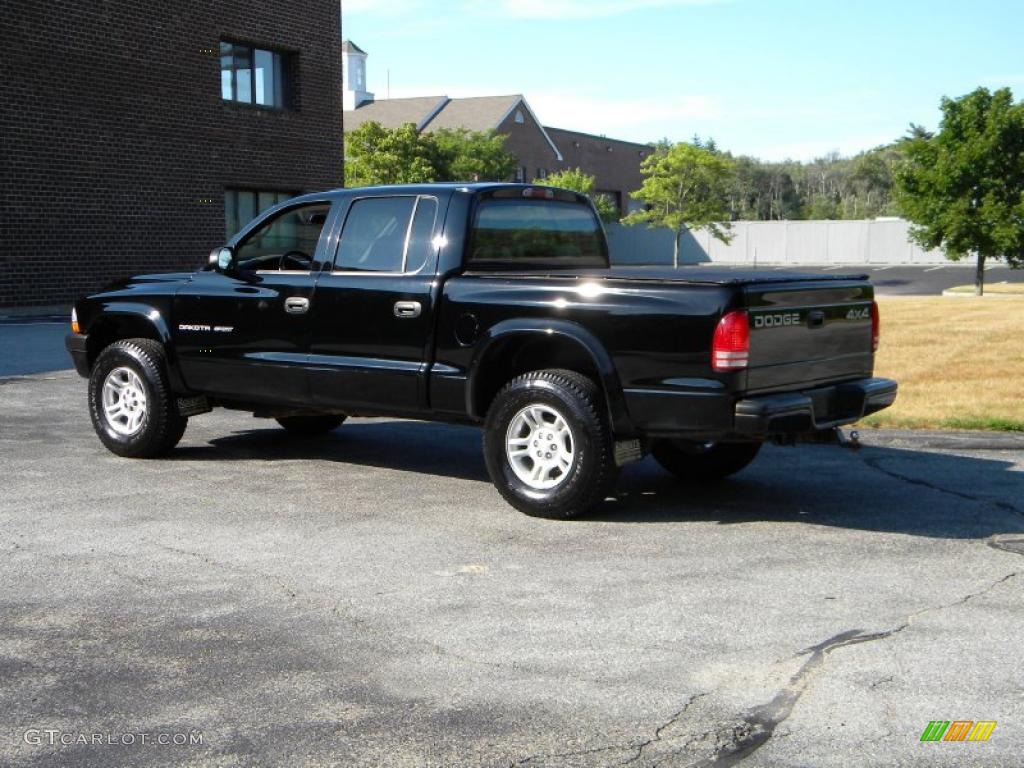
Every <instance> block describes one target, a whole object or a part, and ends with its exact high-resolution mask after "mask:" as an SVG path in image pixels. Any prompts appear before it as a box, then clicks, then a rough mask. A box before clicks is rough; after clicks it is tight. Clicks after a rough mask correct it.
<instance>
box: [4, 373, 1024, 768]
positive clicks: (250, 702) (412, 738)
mask: <svg viewBox="0 0 1024 768" xmlns="http://www.w3.org/2000/svg"><path fill="white" fill-rule="evenodd" d="M0 406H2V407H0V477H2V478H3V487H2V493H0V713H2V714H3V715H4V717H3V718H2V719H0V765H4V766H58V765H59V766H108V765H117V766H121V765H139V766H142V765H145V766H169V765H189V766H250V765H289V766H299V765H343V766H363V765H365V766H378V765H379V766H524V767H526V768H538V767H541V766H618V765H629V766H635V767H639V766H703V767H705V768H723V767H724V766H732V765H742V766H745V767H753V766H793V767H794V768H796V767H797V766H850V765H857V766H870V765H886V766H891V765H904V766H916V765H921V766H946V765H948V766H954V765H955V766H964V765H979V766H982V765H984V766H1019V765H1024V758H1022V754H1024V750H1022V746H1024V738H1022V735H1024V670H1022V667H1021V665H1020V663H1019V659H1020V644H1021V641H1020V634H1021V615H1022V614H1021V608H1022V604H1024V599H1022V578H1024V559H1022V558H1024V493H1022V491H1024V482H1022V481H1024V474H1022V471H1024V436H1014V435H992V434H967V433H924V432H922V433H910V432H875V431H863V432H862V439H863V441H864V443H865V447H864V448H863V449H862V450H861V451H860V452H856V453H854V452H851V451H846V450H842V449H839V448H836V447H831V446H806V447H800V448H778V447H774V446H772V447H768V448H766V449H765V450H764V451H763V452H762V455H761V456H760V457H759V458H758V460H757V461H756V462H755V463H754V464H753V465H752V466H751V467H750V468H749V469H748V470H746V471H744V472H743V473H741V474H740V475H738V476H736V477H735V478H734V479H733V480H732V481H731V482H729V483H727V484H724V485H721V486H717V487H714V488H693V487H686V486H682V485H679V484H678V483H676V482H675V481H674V480H673V479H672V478H671V477H670V476H668V475H667V474H665V473H663V472H662V471H660V470H659V468H658V467H657V465H656V464H654V463H653V462H652V461H651V460H649V459H648V460H645V461H643V462H641V463H638V464H634V465H630V466H629V467H627V468H626V469H625V471H624V472H623V475H622V478H621V480H620V483H619V486H618V490H617V496H616V498H615V499H614V500H612V501H608V502H606V503H605V505H604V507H603V508H602V509H601V510H599V512H597V513H596V514H594V515H592V516H591V517H589V518H588V519H585V520H578V521H572V522H551V521H542V520H533V519H531V518H527V517H524V516H522V515H520V514H518V513H517V512H515V511H514V510H512V509H511V508H509V507H507V506H506V505H505V504H504V503H503V502H502V501H501V500H500V498H499V497H498V495H497V493H496V492H495V491H494V490H493V488H492V487H491V486H490V484H489V483H488V481H487V479H486V473H485V471H484V466H483V460H482V458H481V455H480V451H479V433H478V431H476V430H474V429H471V428H465V427H454V426H445V425H431V424H419V423H412V422H402V421H393V420H353V421H351V422H349V423H346V424H345V425H344V426H342V427H341V429H339V430H337V431H336V432H335V433H333V434H332V435H330V436H328V437H327V438H324V439H322V440H307V441H301V440H294V439H289V438H287V437H286V436H285V435H284V433H283V432H282V430H280V429H278V428H276V425H274V424H273V423H272V422H271V423H268V422H265V421H260V420H255V419H252V418H251V417H249V416H247V415H245V414H239V413H231V412H226V411H217V412H214V413H213V414H209V415H206V416H202V417H199V418H195V419H193V420H192V422H191V423H190V425H189V429H188V431H187V433H186V435H185V439H184V440H183V442H182V445H181V446H180V448H179V449H178V450H177V451H175V453H174V454H173V456H172V457H170V458H168V459H165V460H159V461H130V460H125V459H120V458H117V457H115V456H113V455H111V454H109V453H107V452H106V451H105V450H104V449H103V448H102V447H101V446H100V444H99V442H98V441H97V440H96V438H95V436H94V435H93V434H92V429H91V426H90V424H89V418H88V415H87V412H86V406H85V382H84V381H82V380H80V379H78V378H77V377H76V376H74V375H73V374H71V373H68V372H61V373H56V374H46V375H40V376H29V377H23V378H18V379H6V380H5V379H0ZM937 719H940V720H957V719H966V720H996V721H998V726H997V727H996V728H995V730H994V732H993V733H992V736H991V738H990V739H989V741H987V742H984V743H966V742H964V743H943V742H936V743H922V742H920V741H919V738H920V735H921V733H922V731H923V730H924V728H925V726H926V725H927V724H928V722H929V721H930V720H937ZM30 728H37V729H57V730H59V731H60V732H61V733H66V734H78V733H80V732H82V733H87V734H94V733H99V734H104V735H108V734H109V735H114V736H116V735H121V734H126V733H134V734H138V733H160V732H170V733H177V732H201V733H202V737H203V743H202V744H201V745H190V746H158V745H154V744H145V745H143V744H138V743H136V744H131V745H125V744H105V743H104V744H96V745H93V744H84V745H83V744H70V745H67V746H60V745H54V746H50V745H48V744H46V743H43V744H39V745H37V744H28V743H26V741H25V738H24V734H25V731H26V730H27V729H30Z"/></svg>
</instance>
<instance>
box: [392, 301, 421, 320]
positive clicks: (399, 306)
mask: <svg viewBox="0 0 1024 768" xmlns="http://www.w3.org/2000/svg"><path fill="white" fill-rule="evenodd" d="M422 311H423V307H422V306H420V303H419V302H418V301H396V302H395V317H419V316H420V312H422Z"/></svg>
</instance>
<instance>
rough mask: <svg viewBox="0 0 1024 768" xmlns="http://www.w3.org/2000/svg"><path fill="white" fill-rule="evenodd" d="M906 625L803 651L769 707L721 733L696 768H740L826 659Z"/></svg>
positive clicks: (845, 635) (856, 633)
mask: <svg viewBox="0 0 1024 768" xmlns="http://www.w3.org/2000/svg"><path fill="white" fill-rule="evenodd" d="M906 626H907V625H906V624H903V625H901V626H899V627H895V628H893V629H889V630H885V631H882V632H868V633H866V632H864V630H861V629H850V630H847V631H845V632H840V633H839V634H837V635H833V636H832V637H830V638H828V639H827V640H825V641H823V642H821V643H818V644H817V645H812V646H811V647H809V648H805V649H804V650H802V651H800V652H799V653H798V654H797V656H803V655H805V654H806V655H807V657H808V658H807V661H805V662H804V663H803V664H802V665H801V667H800V669H798V670H797V671H796V673H795V674H793V675H792V677H790V679H789V683H788V684H787V685H786V686H785V687H783V688H782V690H780V691H779V692H778V693H776V694H775V696H774V697H773V698H772V700H771V701H769V702H768V703H766V704H762V705H761V706H759V707H755V708H754V709H752V710H750V712H749V713H747V714H746V715H745V716H744V717H743V719H742V720H741V721H740V722H739V723H738V724H737V725H735V726H732V727H731V728H728V729H725V731H724V732H722V731H720V732H719V736H720V737H722V736H724V737H725V738H724V740H723V739H721V738H720V741H723V743H721V744H720V746H719V747H718V749H717V750H716V751H715V754H714V756H712V757H711V758H708V759H706V760H702V761H701V762H699V763H697V764H696V766H695V768H727V767H728V766H732V765H736V764H737V763H739V762H740V761H742V760H745V759H746V758H747V757H749V756H750V755H752V754H753V753H754V752H756V751H757V750H758V749H760V748H761V747H763V746H764V745H765V744H766V743H767V742H768V740H769V739H771V737H772V736H773V735H774V733H775V729H776V728H778V727H779V725H781V724H782V723H783V722H785V720H786V719H787V718H788V717H789V716H790V714H792V712H793V708H794V707H795V706H796V703H797V702H798V701H799V700H800V697H801V696H802V695H803V694H804V691H806V690H807V688H808V686H809V685H810V682H811V680H812V679H813V677H814V675H815V673H816V672H817V671H818V670H819V669H820V668H821V667H822V666H823V665H824V663H825V657H826V656H828V655H829V654H830V653H832V652H833V651H835V650H836V649H838V648H845V647H847V646H850V645H857V644H860V643H871V642H875V641H876V640H884V639H885V638H887V637H889V636H891V635H893V634H895V633H897V632H900V631H902V630H903V629H905V628H906Z"/></svg>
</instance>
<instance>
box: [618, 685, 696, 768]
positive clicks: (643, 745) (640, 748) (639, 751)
mask: <svg viewBox="0 0 1024 768" xmlns="http://www.w3.org/2000/svg"><path fill="white" fill-rule="evenodd" d="M704 696H707V693H695V694H694V695H693V696H691V697H690V698H689V699H687V700H686V703H685V704H683V706H682V707H681V708H680V709H679V710H677V711H676V712H675V713H674V714H673V715H672V716H671V717H670V718H669V719H668V720H666V721H665V722H664V723H662V724H661V725H659V726H658V727H657V728H655V729H654V735H653V736H652V737H651V738H649V739H647V741H643V742H640V743H639V744H637V745H636V746H635V749H636V754H635V755H633V756H632V757H631V758H629V759H628V760H626V761H625V762H623V763H622V765H629V764H630V763H635V762H636V761H637V760H639V759H640V758H641V757H643V754H644V750H645V749H647V747H649V746H650V745H651V744H654V743H656V742H658V741H661V734H662V733H664V732H665V731H666V730H667V729H669V728H671V727H672V726H673V725H675V724H676V723H677V722H678V721H679V719H680V718H681V717H682V716H683V715H685V714H686V710H688V709H689V708H690V706H691V705H692V704H693V703H694V702H695V701H697V700H698V699H700V698H703V697H704Z"/></svg>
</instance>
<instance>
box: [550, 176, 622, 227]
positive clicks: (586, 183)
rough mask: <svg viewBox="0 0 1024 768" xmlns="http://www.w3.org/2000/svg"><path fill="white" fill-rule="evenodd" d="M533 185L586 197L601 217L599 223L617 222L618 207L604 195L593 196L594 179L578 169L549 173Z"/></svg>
mask: <svg viewBox="0 0 1024 768" xmlns="http://www.w3.org/2000/svg"><path fill="white" fill-rule="evenodd" d="M533 183H534V184H544V185H545V186H548V187H561V188H562V189H571V190H572V191H573V192H579V193H580V194H581V195H586V196H587V197H589V198H590V199H591V200H593V201H594V208H596V209H597V215H598V216H600V217H601V221H604V222H612V221H617V220H618V218H619V207H618V206H617V205H615V203H614V201H612V200H611V198H609V197H607V196H606V195H595V194H594V177H593V176H591V175H590V174H589V173H584V172H583V171H581V170H580V169H579V168H568V169H566V170H564V171H555V172H554V173H549V174H548V175H547V176H545V177H544V178H543V179H534V180H533Z"/></svg>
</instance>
